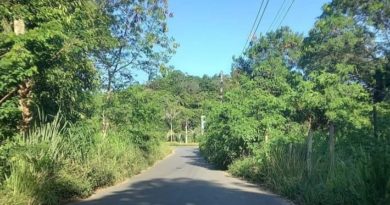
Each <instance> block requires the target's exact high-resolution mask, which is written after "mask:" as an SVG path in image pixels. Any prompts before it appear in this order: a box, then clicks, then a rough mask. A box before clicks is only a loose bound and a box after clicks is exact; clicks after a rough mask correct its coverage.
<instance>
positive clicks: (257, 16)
mask: <svg viewBox="0 0 390 205" xmlns="http://www.w3.org/2000/svg"><path fill="white" fill-rule="evenodd" d="M263 4H264V0H262V1H261V5H260V7H259V10H258V11H257V15H256V18H255V21H254V22H253V25H252V28H251V31H250V33H249V36H248V38H247V39H246V42H245V45H244V48H243V49H242V53H243V52H244V51H245V48H246V45H247V44H248V42H249V39H251V38H252V35H253V30H254V28H255V26H256V22H257V19H258V18H259V16H260V13H261V9H262V8H263Z"/></svg>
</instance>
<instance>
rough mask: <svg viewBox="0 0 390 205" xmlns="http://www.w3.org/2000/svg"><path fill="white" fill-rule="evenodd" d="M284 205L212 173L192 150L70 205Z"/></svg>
mask: <svg viewBox="0 0 390 205" xmlns="http://www.w3.org/2000/svg"><path fill="white" fill-rule="evenodd" d="M103 204H107V205H109V204H112V205H125V204H126V205H127V204H133V205H217V204H221V205H240V204H242V205H250V204H264V205H288V204H290V203H288V202H286V201H284V200H283V199H281V198H280V197H278V196H275V195H273V194H271V193H269V192H266V191H264V190H262V189H261V188H259V187H258V186H256V185H253V184H250V183H247V182H245V181H242V180H239V179H236V178H233V177H229V176H228V175H227V174H226V172H224V171H219V170H215V169H213V168H212V167H211V166H210V165H208V164H207V163H206V162H205V161H204V160H203V159H202V157H201V156H200V154H199V150H198V148H196V147H179V148H176V149H175V152H174V154H172V155H171V156H169V157H168V158H166V159H164V160H162V161H160V162H159V163H157V164H156V165H155V166H153V167H152V168H150V169H148V170H147V171H145V172H143V173H141V174H139V175H137V176H134V177H133V178H131V179H130V180H128V181H127V182H124V183H122V184H119V185H116V186H113V187H110V188H107V189H104V190H101V191H98V192H97V193H96V194H95V195H93V196H92V197H90V198H88V199H85V200H83V201H80V202H77V203H73V205H103Z"/></svg>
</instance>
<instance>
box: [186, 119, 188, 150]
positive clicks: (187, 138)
mask: <svg viewBox="0 0 390 205" xmlns="http://www.w3.org/2000/svg"><path fill="white" fill-rule="evenodd" d="M187 143H188V120H186V144H187Z"/></svg>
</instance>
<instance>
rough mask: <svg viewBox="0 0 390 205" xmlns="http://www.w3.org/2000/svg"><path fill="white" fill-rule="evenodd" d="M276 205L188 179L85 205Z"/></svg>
mask: <svg viewBox="0 0 390 205" xmlns="http://www.w3.org/2000/svg"><path fill="white" fill-rule="evenodd" d="M205 202H207V204H208V205H217V204H223V205H233V204H234V205H240V204H243V205H244V204H245V205H249V204H268V205H274V204H275V205H276V204H279V203H275V197H272V196H270V195H267V194H261V193H254V192H248V191H243V190H239V189H231V188H225V187H222V186H221V185H219V184H217V183H214V182H210V181H200V180H193V179H187V178H177V179H153V180H148V181H142V182H139V183H136V184H132V186H131V187H129V188H128V189H127V190H125V191H119V192H114V193H112V195H109V196H105V197H103V198H100V199H96V200H92V201H85V202H82V203H80V204H83V205H97V204H99V205H101V204H114V205H125V204H126V205H128V204H134V205H204V204H205Z"/></svg>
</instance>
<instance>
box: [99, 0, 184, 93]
mask: <svg viewBox="0 0 390 205" xmlns="http://www.w3.org/2000/svg"><path fill="white" fill-rule="evenodd" d="M98 2H99V3H100V7H101V8H102V9H103V10H104V13H105V14H106V15H107V16H109V17H110V21H109V28H110V32H111V34H112V37H113V38H112V39H110V40H109V41H108V42H106V44H105V45H104V46H102V47H101V48H100V49H99V50H98V51H96V52H95V53H94V59H95V62H96V65H97V67H98V69H99V70H100V72H101V73H102V80H103V85H104V88H105V89H106V90H107V91H108V92H111V91H112V89H114V88H120V87H123V86H126V85H128V84H129V82H132V81H133V75H132V72H133V71H134V70H136V69H139V70H143V71H145V72H146V73H147V74H148V76H149V79H152V78H153V77H155V76H156V74H157V72H158V70H159V68H160V66H163V65H164V64H166V63H167V62H168V60H169V58H170V55H171V54H172V53H174V50H175V47H176V46H177V45H176V44H175V43H173V39H171V38H169V37H168V35H167V31H168V27H167V22H166V21H167V18H168V17H169V16H172V14H169V13H168V8H167V1H164V0H154V1H143V0H130V1H120V0H114V1H104V0H99V1H98Z"/></svg>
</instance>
